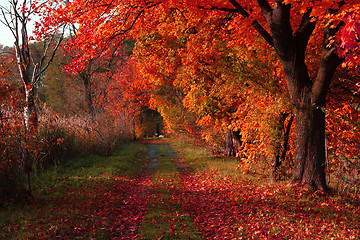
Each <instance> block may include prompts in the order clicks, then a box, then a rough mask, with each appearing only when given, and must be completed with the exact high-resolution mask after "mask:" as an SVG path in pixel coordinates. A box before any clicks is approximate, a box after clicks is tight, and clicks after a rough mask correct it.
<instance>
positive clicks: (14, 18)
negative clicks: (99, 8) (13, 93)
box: [1, 0, 62, 129]
mask: <svg viewBox="0 0 360 240" xmlns="http://www.w3.org/2000/svg"><path fill="white" fill-rule="evenodd" d="M38 11H39V5H38V4H37V3H36V2H32V1H30V2H28V1H26V0H24V1H23V2H19V1H18V0H12V1H10V2H9V6H1V14H2V23H3V24H4V25H5V26H6V27H7V28H8V29H9V30H10V31H11V33H12V35H13V37H14V48H15V52H16V59H17V65H18V71H19V73H20V81H21V85H22V88H23V92H24V100H25V104H24V110H23V116H24V123H25V127H26V128H27V129H30V128H31V127H35V128H36V125H37V114H36V107H35V96H34V93H35V88H36V84H37V83H38V82H39V81H40V79H41V77H42V75H43V73H44V72H45V70H46V69H47V68H48V66H49V65H50V62H51V61H52V59H53V56H54V54H55V52H56V50H57V48H58V47H59V44H60V42H61V40H62V36H58V35H56V34H53V35H49V36H48V38H47V39H46V40H45V41H43V44H44V48H43V49H44V50H43V52H42V54H41V57H40V58H39V59H38V61H36V62H34V58H33V53H32V52H31V48H30V47H29V44H30V41H31V39H33V38H32V37H31V36H30V35H29V33H28V28H29V21H30V20H31V19H30V18H31V17H32V16H33V15H34V14H36V13H38ZM54 43H55V45H54ZM51 52H52V53H51Z"/></svg>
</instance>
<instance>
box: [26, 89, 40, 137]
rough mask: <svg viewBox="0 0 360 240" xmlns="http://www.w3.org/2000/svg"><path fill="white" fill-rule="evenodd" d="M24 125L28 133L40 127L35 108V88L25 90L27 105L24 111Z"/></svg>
mask: <svg viewBox="0 0 360 240" xmlns="http://www.w3.org/2000/svg"><path fill="white" fill-rule="evenodd" d="M23 111H24V112H23V115H24V123H25V128H26V130H27V131H29V130H30V129H32V130H34V129H36V128H37V125H38V117H37V112H36V108H35V96H34V88H30V89H25V105H24V110H23Z"/></svg>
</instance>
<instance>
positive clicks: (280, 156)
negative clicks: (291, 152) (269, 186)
mask: <svg viewBox="0 0 360 240" xmlns="http://www.w3.org/2000/svg"><path fill="white" fill-rule="evenodd" d="M288 115H289V114H288V113H287V114H286V113H285V114H284V113H282V114H281V115H280V120H279V124H280V129H279V131H281V132H279V136H278V138H279V139H278V144H277V146H276V147H275V148H276V154H275V158H274V160H273V162H272V164H271V168H272V169H271V172H270V181H271V182H276V181H277V180H279V178H280V176H279V173H278V170H279V167H280V166H281V164H282V163H283V162H284V161H285V158H286V153H287V151H288V148H289V147H288V146H289V135H290V129H291V125H292V123H293V121H294V115H291V117H290V119H289V122H288V124H287V126H286V128H285V126H284V125H285V120H286V118H287V116H288ZM284 128H285V131H284V136H283V137H282V139H281V135H282V132H283V130H284ZM280 140H283V141H282V143H281V141H280Z"/></svg>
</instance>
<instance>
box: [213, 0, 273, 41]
mask: <svg viewBox="0 0 360 240" xmlns="http://www.w3.org/2000/svg"><path fill="white" fill-rule="evenodd" d="M229 2H230V3H231V4H232V5H233V6H234V7H235V9H236V10H237V11H236V12H237V13H240V15H241V16H243V17H244V18H249V17H250V14H249V13H248V12H247V11H246V10H245V9H244V8H243V7H242V6H241V5H240V4H239V3H238V2H237V1H236V0H229ZM219 10H220V9H219ZM251 25H252V26H253V27H254V28H255V30H256V31H257V32H258V33H259V34H260V35H261V36H262V37H263V38H264V39H265V41H266V42H267V43H268V44H269V45H270V46H272V47H273V46H274V42H273V38H272V36H271V35H270V33H269V32H268V31H266V30H265V29H264V28H263V26H261V24H260V23H259V22H258V21H256V20H254V21H253V22H252V23H251Z"/></svg>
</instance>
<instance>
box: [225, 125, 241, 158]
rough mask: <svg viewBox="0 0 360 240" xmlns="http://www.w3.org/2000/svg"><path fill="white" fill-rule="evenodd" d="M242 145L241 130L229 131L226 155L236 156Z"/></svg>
mask: <svg viewBox="0 0 360 240" xmlns="http://www.w3.org/2000/svg"><path fill="white" fill-rule="evenodd" d="M240 147H241V135H240V131H232V130H231V131H229V132H228V133H227V135H226V155H227V156H229V157H235V156H236V154H237V153H238V152H239V149H240Z"/></svg>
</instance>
